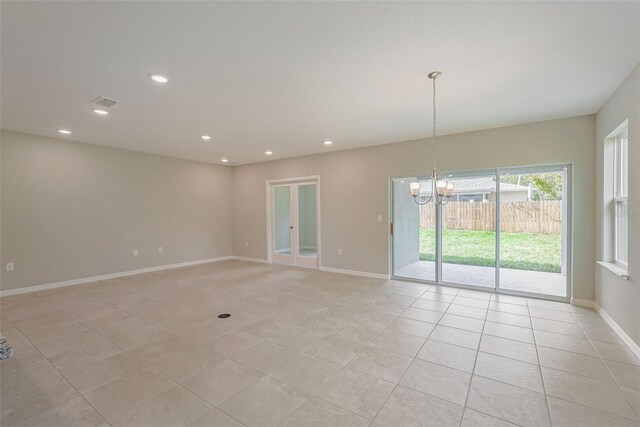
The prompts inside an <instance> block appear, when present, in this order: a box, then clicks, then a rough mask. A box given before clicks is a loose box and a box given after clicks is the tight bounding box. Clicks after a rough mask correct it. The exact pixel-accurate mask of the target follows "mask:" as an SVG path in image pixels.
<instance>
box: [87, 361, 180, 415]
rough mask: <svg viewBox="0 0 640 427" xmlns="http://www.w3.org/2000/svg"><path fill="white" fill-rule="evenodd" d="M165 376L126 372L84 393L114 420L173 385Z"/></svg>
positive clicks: (94, 405)
mask: <svg viewBox="0 0 640 427" xmlns="http://www.w3.org/2000/svg"><path fill="white" fill-rule="evenodd" d="M174 385H175V383H174V382H173V381H171V380H169V379H168V378H166V377H165V376H163V375H161V374H158V373H155V372H149V371H132V372H126V373H125V374H123V375H122V376H121V377H120V378H118V379H117V380H115V381H113V382H110V383H108V384H105V385H103V386H100V387H98V388H96V389H94V390H91V391H90V392H87V393H85V394H84V397H85V398H86V399H87V400H88V401H89V403H91V405H92V406H93V407H94V408H96V409H97V410H98V412H100V414H101V415H102V416H104V417H105V418H106V419H107V421H109V422H112V421H115V420H116V419H118V417H119V416H121V415H122V414H124V413H125V412H126V411H128V410H129V409H131V408H132V407H133V406H135V405H137V404H138V403H140V402H142V401H143V400H145V399H149V398H151V397H153V396H155V395H157V394H160V393H162V392H163V391H165V390H168V389H170V388H171V387H173V386H174Z"/></svg>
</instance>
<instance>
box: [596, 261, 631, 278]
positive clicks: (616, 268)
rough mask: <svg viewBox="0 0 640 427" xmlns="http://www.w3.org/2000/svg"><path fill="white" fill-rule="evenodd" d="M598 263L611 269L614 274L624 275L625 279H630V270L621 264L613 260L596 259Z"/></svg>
mask: <svg viewBox="0 0 640 427" xmlns="http://www.w3.org/2000/svg"><path fill="white" fill-rule="evenodd" d="M596 263H597V264H599V265H600V266H602V267H604V268H606V269H607V270H609V271H610V272H612V273H613V274H616V275H618V276H620V277H622V278H623V279H624V280H629V271H628V270H627V269H625V268H623V267H622V266H620V265H618V264H614V263H612V262H606V261H596Z"/></svg>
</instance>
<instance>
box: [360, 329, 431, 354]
mask: <svg viewBox="0 0 640 427" xmlns="http://www.w3.org/2000/svg"><path fill="white" fill-rule="evenodd" d="M424 342H425V339H424V338H422V337H418V336H415V335H409V334H401V333H399V332H394V331H390V330H384V331H382V332H380V334H379V335H378V336H377V337H376V338H375V339H374V340H373V341H371V345H372V346H375V347H379V348H382V349H385V350H388V351H393V352H394V353H399V354H404V355H405V356H410V357H414V356H415V355H416V354H417V353H418V351H419V350H420V347H422V344H424Z"/></svg>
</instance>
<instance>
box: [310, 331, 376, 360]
mask: <svg viewBox="0 0 640 427" xmlns="http://www.w3.org/2000/svg"><path fill="white" fill-rule="evenodd" d="M364 346H365V345H364V344H363V343H361V342H358V341H353V340H350V339H347V338H344V337H341V336H337V335H327V336H325V337H324V338H321V339H320V340H318V341H316V342H315V343H313V344H311V345H310V346H308V347H306V348H304V349H303V350H302V351H303V353H306V354H308V355H310V356H314V357H318V358H320V359H324V360H327V361H329V362H334V363H337V364H339V365H341V366H344V365H346V364H347V363H348V362H349V361H350V360H351V359H352V358H353V357H354V356H355V355H356V354H357V353H358V352H360V350H362V349H363V348H364Z"/></svg>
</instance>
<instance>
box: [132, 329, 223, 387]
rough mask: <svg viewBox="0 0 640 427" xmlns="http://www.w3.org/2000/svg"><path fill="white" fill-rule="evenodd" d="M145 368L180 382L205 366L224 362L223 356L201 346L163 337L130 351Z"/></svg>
mask: <svg viewBox="0 0 640 427" xmlns="http://www.w3.org/2000/svg"><path fill="white" fill-rule="evenodd" d="M130 354H133V355H134V356H135V357H136V358H137V359H138V361H139V362H140V364H142V365H143V366H145V368H148V369H152V370H154V371H158V372H160V373H161V374H163V375H165V376H167V377H168V378H170V379H172V380H173V381H175V382H180V381H182V380H184V379H186V378H188V377H190V376H192V375H194V374H195V373H197V372H199V371H201V370H203V369H205V368H206V367H207V366H215V365H217V364H220V363H222V362H224V360H225V359H226V358H225V357H224V356H222V355H219V354H216V353H214V352H211V351H209V350H206V349H204V348H201V347H195V346H190V345H188V344H187V343H185V342H183V341H180V340H179V339H165V340H160V341H156V342H154V343H151V344H147V345H143V346H141V347H138V348H136V349H134V350H132V351H131V352H130Z"/></svg>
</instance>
